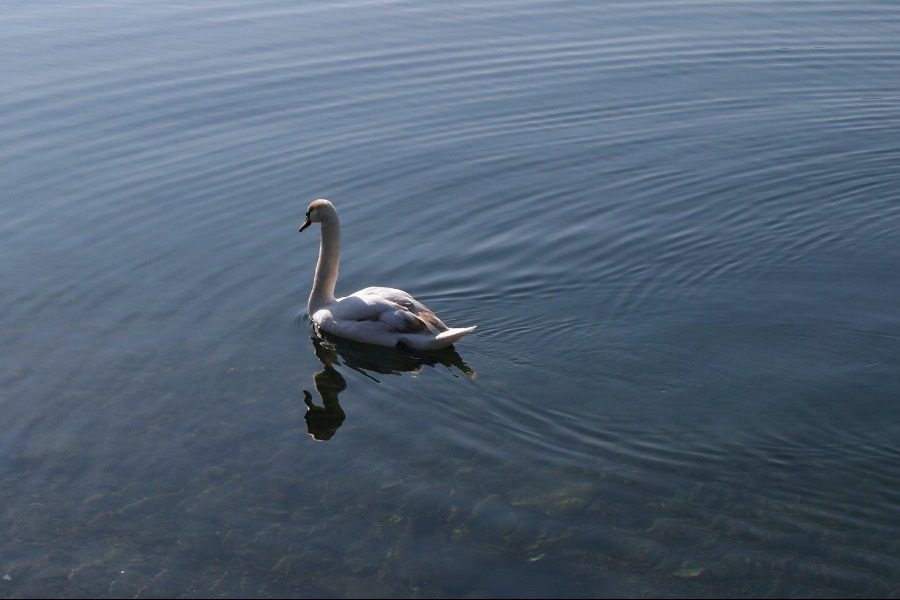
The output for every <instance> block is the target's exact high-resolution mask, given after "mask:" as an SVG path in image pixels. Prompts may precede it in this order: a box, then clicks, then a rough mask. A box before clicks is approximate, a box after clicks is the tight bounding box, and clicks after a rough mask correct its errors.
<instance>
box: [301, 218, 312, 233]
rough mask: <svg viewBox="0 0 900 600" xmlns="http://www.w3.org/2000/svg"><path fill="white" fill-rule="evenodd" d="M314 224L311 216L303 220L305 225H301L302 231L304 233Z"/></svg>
mask: <svg viewBox="0 0 900 600" xmlns="http://www.w3.org/2000/svg"><path fill="white" fill-rule="evenodd" d="M310 225H312V221H310V220H309V217H307V218H306V221H304V222H303V225H301V226H300V233H303V230H304V229H306V228H307V227H309V226H310Z"/></svg>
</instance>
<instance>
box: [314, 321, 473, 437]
mask: <svg viewBox="0 0 900 600" xmlns="http://www.w3.org/2000/svg"><path fill="white" fill-rule="evenodd" d="M310 340H311V341H312V344H313V349H314V350H315V353H316V357H317V358H318V359H319V361H321V363H322V365H323V367H324V368H323V369H322V370H321V371H319V372H318V373H316V374H315V376H314V377H313V382H314V383H315V386H316V391H317V392H318V393H319V396H320V397H321V398H322V405H321V406H319V405H317V404H316V403H315V402H314V401H313V396H312V394H311V393H310V392H309V391H307V390H303V402H304V403H305V404H306V408H307V411H306V416H305V418H306V428H307V431H308V432H309V435H310V436H311V437H312V438H313V439H315V440H317V441H326V440H330V439H331V438H332V437H333V436H334V434H335V433H336V432H337V430H338V428H339V427H340V426H341V425H342V424H343V423H344V419H345V418H346V413H344V409H342V408H341V404H340V401H339V400H338V394H340V393H341V392H343V391H344V390H345V389H347V381H346V380H345V379H344V377H343V375H341V374H340V373H339V372H338V370H337V369H336V368H335V367H336V366H345V367H347V368H350V369H352V370H354V371H356V372H358V373H361V374H362V375H365V376H366V377H368V378H369V379H371V380H372V381H374V382H376V383H380V381H379V380H378V378H376V377H375V375H374V374H383V375H401V374H403V373H418V372H419V371H421V370H422V368H423V367H426V366H432V367H433V366H437V365H443V366H445V367H447V368H448V369H450V370H452V369H454V368H455V369H458V370H459V371H460V372H462V373H463V374H465V375H467V376H468V377H475V371H474V370H473V369H472V368H471V367H470V366H469V365H467V364H466V363H465V362H464V361H463V359H462V357H461V356H460V355H459V353H457V352H456V350H454V349H453V348H452V347H450V348H444V349H442V350H433V351H429V352H419V351H412V350H409V349H406V348H382V347H380V346H372V345H369V344H362V343H359V342H354V341H350V340H344V339H340V338H336V337H334V336H329V335H327V334H322V335H321V336H320V335H312V336H311V337H310Z"/></svg>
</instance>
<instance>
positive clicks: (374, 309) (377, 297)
mask: <svg viewBox="0 0 900 600" xmlns="http://www.w3.org/2000/svg"><path fill="white" fill-rule="evenodd" d="M330 310H331V314H332V315H333V316H334V318H335V319H338V320H348V321H376V322H381V323H383V324H384V325H385V326H387V328H388V329H390V330H392V331H394V332H397V333H420V332H421V333H426V332H430V333H433V334H437V333H440V332H442V331H447V329H448V327H447V326H446V325H445V324H444V322H443V321H441V320H440V319H439V318H438V317H437V315H435V314H434V313H433V312H431V310H429V309H428V307H427V306H425V305H424V304H422V303H421V302H419V301H418V300H416V299H415V298H413V297H412V296H410V295H409V294H407V293H406V292H404V291H403V290H396V289H393V288H381V287H370V288H365V289H363V290H360V291H358V292H356V293H354V294H351V295H350V296H346V297H344V298H340V299H339V300H338V301H337V302H336V303H335V304H333V305H332V306H331V307H330Z"/></svg>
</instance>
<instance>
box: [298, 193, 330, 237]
mask: <svg viewBox="0 0 900 600" xmlns="http://www.w3.org/2000/svg"><path fill="white" fill-rule="evenodd" d="M336 216H337V211H335V210H334V205H333V204H332V203H331V202H329V201H328V200H326V199H325V198H319V199H318V200H313V201H312V202H310V203H309V208H307V209H306V221H304V222H303V225H301V226H300V231H303V230H304V229H306V228H307V227H309V226H310V225H312V224H313V223H321V222H322V221H326V220H329V219H332V218H334V217H336Z"/></svg>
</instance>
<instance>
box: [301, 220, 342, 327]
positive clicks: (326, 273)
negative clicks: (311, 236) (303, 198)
mask: <svg viewBox="0 0 900 600" xmlns="http://www.w3.org/2000/svg"><path fill="white" fill-rule="evenodd" d="M340 259H341V226H340V223H338V218H337V215H328V216H327V217H326V218H325V219H323V220H322V241H321V243H320V245H319V262H318V263H317V264H316V277H315V279H313V288H312V292H311V293H310V294H309V305H308V306H307V307H306V308H307V310H308V311H309V314H310V316H312V314H313V313H314V312H316V311H317V310H319V309H320V308H322V307H323V306H328V305H329V304H332V303H333V302H334V301H335V298H334V285H335V283H337V276H338V263H339V262H340Z"/></svg>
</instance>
